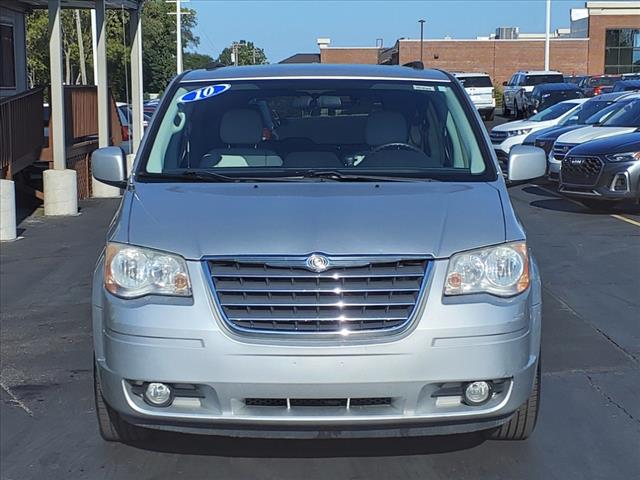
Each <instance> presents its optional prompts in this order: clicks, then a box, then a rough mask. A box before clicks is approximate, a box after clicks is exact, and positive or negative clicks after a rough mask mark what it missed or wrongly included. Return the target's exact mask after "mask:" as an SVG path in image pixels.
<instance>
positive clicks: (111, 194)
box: [91, 177, 120, 198]
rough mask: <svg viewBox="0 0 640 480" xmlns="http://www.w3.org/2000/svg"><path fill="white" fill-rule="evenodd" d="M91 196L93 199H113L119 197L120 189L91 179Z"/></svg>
mask: <svg viewBox="0 0 640 480" xmlns="http://www.w3.org/2000/svg"><path fill="white" fill-rule="evenodd" d="M91 192H92V193H91V196H92V197H93V198H115V197H119V196H120V189H119V188H118V187H112V186H111V185H107V184H106V183H102V182H99V181H98V180H96V179H95V178H93V177H91Z"/></svg>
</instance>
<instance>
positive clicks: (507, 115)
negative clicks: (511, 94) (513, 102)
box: [502, 95, 511, 117]
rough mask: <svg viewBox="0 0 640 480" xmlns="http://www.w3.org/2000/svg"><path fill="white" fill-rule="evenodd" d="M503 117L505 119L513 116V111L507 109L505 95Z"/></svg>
mask: <svg viewBox="0 0 640 480" xmlns="http://www.w3.org/2000/svg"><path fill="white" fill-rule="evenodd" d="M502 116H503V117H510V116H511V110H509V109H508V108H507V101H506V100H505V98H504V95H503V96H502Z"/></svg>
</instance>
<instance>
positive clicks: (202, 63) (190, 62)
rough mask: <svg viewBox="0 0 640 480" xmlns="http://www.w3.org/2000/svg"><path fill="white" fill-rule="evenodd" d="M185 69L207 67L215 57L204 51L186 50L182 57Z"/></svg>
mask: <svg viewBox="0 0 640 480" xmlns="http://www.w3.org/2000/svg"><path fill="white" fill-rule="evenodd" d="M182 63H183V65H184V69H185V70H195V69H197V68H207V67H208V66H209V65H210V64H211V63H213V57H211V56H210V55H206V54H204V53H194V52H186V53H185V54H184V57H183V59H182Z"/></svg>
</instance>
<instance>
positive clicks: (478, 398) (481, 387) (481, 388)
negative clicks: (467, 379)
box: [464, 381, 491, 406]
mask: <svg viewBox="0 0 640 480" xmlns="http://www.w3.org/2000/svg"><path fill="white" fill-rule="evenodd" d="M490 397H491V385H489V384H488V383H487V382H484V381H476V382H471V383H468V384H467V386H466V387H465V389H464V402H465V403H466V404H467V405H473V406H476V405H482V404H483V403H485V402H487V401H488V400H489V398H490Z"/></svg>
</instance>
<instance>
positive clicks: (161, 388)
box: [144, 382, 173, 407]
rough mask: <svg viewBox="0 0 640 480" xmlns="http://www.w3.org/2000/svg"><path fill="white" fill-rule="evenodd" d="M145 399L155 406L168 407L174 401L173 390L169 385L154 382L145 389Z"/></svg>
mask: <svg viewBox="0 0 640 480" xmlns="http://www.w3.org/2000/svg"><path fill="white" fill-rule="evenodd" d="M144 400H145V401H146V402H147V403H148V404H149V405H153V406H154V407H168V406H169V405H171V402H173V392H172V391H171V387H170V386H169V385H165V384H164V383H159V382H152V383H150V384H149V385H147V388H146V390H145V391H144Z"/></svg>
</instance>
